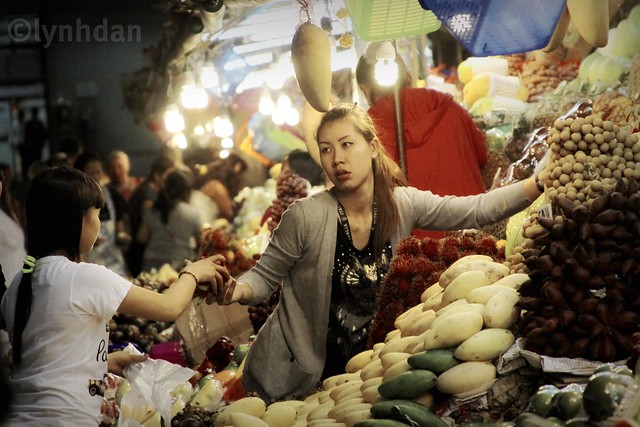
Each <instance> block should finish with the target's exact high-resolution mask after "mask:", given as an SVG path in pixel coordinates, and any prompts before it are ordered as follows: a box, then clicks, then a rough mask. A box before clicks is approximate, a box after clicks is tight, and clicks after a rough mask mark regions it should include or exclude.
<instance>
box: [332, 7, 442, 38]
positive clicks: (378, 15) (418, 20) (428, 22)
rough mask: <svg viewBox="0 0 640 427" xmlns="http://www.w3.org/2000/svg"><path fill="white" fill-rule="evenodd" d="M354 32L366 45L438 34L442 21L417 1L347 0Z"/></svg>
mask: <svg viewBox="0 0 640 427" xmlns="http://www.w3.org/2000/svg"><path fill="white" fill-rule="evenodd" d="M344 4H345V6H346V7H347V10H348V11H349V16H350V18H351V22H352V23H353V28H354V29H355V31H356V33H357V34H358V37H360V39H362V40H364V41H382V40H391V39H397V38H402V37H409V36H415V35H419V34H426V33H431V32H433V31H436V30H438V29H439V28H440V25H441V22H440V20H439V19H438V18H437V17H436V16H435V15H434V14H433V12H431V11H429V10H425V9H423V8H422V6H420V2H419V1H418V0H344Z"/></svg>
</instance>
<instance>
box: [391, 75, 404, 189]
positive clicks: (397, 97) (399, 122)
mask: <svg viewBox="0 0 640 427" xmlns="http://www.w3.org/2000/svg"><path fill="white" fill-rule="evenodd" d="M393 110H394V112H395V118H396V149H397V150H398V163H399V164H400V169H401V170H402V173H403V174H404V176H405V177H406V176H407V153H406V152H405V148H404V121H403V119H402V99H401V88H400V79H396V82H395V83H394V85H393Z"/></svg>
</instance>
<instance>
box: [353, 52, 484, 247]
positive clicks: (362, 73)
mask: <svg viewBox="0 0 640 427" xmlns="http://www.w3.org/2000/svg"><path fill="white" fill-rule="evenodd" d="M377 46H378V45H377V44H376V43H371V44H370V45H369V47H368V48H367V50H366V51H365V53H364V54H363V55H362V56H361V57H360V59H359V60H358V64H357V67H356V81H357V83H358V86H359V87H360V89H361V90H362V92H363V93H364V96H365V98H366V100H367V102H368V104H369V110H368V113H369V115H370V116H371V118H372V120H373V123H374V125H375V127H376V131H377V133H378V136H379V138H380V142H381V143H382V145H383V146H384V147H385V148H386V150H387V152H388V153H389V155H390V156H391V157H392V158H393V160H395V161H396V162H398V148H397V141H396V120H395V108H394V86H393V85H391V86H382V85H380V84H379V83H378V82H377V81H376V78H375V72H374V71H375V64H376V57H375V53H376V49H377ZM396 61H397V62H398V72H399V76H398V81H397V82H396V84H397V85H399V86H400V88H401V89H400V99H401V104H402V110H401V114H402V119H403V127H404V129H403V132H402V134H403V136H404V146H405V152H406V160H407V179H408V181H409V185H411V186H413V187H416V188H417V189H419V190H429V191H431V192H432V193H434V194H437V195H439V196H448V195H455V196H469V195H473V194H480V193H484V192H485V191H486V190H487V189H486V188H485V185H484V181H483V179H482V172H481V169H482V167H483V166H484V165H485V164H486V163H487V155H488V147H487V143H486V139H485V136H484V133H483V132H482V131H481V130H480V129H478V127H477V126H476V124H475V122H474V121H473V119H472V117H471V115H470V114H469V113H468V111H467V110H466V109H465V108H464V107H462V106H461V105H459V104H458V103H457V102H456V101H455V100H454V99H453V97H452V96H451V95H449V94H447V93H444V92H440V91H437V90H434V89H428V88H418V87H411V75H410V74H409V72H408V71H407V67H406V65H405V63H404V61H403V60H402V58H401V57H400V56H396ZM415 234H416V235H417V236H420V237H425V236H428V237H432V238H441V237H443V236H444V235H445V232H442V231H423V230H417V231H416V232H415Z"/></svg>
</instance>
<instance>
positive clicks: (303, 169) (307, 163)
mask: <svg viewBox="0 0 640 427" xmlns="http://www.w3.org/2000/svg"><path fill="white" fill-rule="evenodd" d="M282 169H283V170H286V169H291V170H292V171H294V172H295V173H297V174H298V175H300V176H301V177H302V178H304V179H306V180H307V181H309V184H311V186H312V187H316V186H318V185H323V184H324V183H325V181H326V178H325V173H324V170H323V169H322V167H321V166H320V165H319V164H318V163H316V162H315V161H314V160H313V158H312V157H311V154H309V152H308V151H304V150H299V149H295V150H292V151H291V152H290V153H289V154H288V155H287V157H286V158H285V160H284V162H283V164H282Z"/></svg>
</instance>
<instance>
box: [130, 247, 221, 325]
mask: <svg viewBox="0 0 640 427" xmlns="http://www.w3.org/2000/svg"><path fill="white" fill-rule="evenodd" d="M224 263H225V259H224V257H222V256H221V255H214V256H211V257H209V258H205V259H202V260H199V261H196V262H192V263H190V264H188V265H187V266H186V267H185V268H184V269H182V271H181V272H180V273H181V274H180V276H179V277H178V280H176V282H175V283H174V284H173V285H171V287H170V288H169V289H167V290H166V291H165V292H163V293H157V292H154V291H150V290H148V289H144V288H142V287H140V286H132V287H131V289H130V290H129V292H128V293H127V296H125V298H124V300H123V301H122V303H120V307H118V312H120V313H127V314H130V315H132V316H136V317H142V318H144V319H149V320H157V321H161V322H167V321H169V322H172V321H175V320H176V319H177V318H178V317H179V316H180V314H182V312H183V311H184V310H185V309H186V308H187V306H188V305H189V302H191V299H192V298H193V293H194V291H195V289H196V284H200V285H204V284H206V285H207V286H209V288H210V292H211V293H213V294H214V295H217V294H218V293H219V292H222V291H223V290H224V289H225V287H227V286H228V285H227V282H228V281H229V280H231V279H232V278H231V275H230V274H229V271H228V270H227V268H226V267H225V266H224ZM196 280H197V281H198V283H196Z"/></svg>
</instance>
